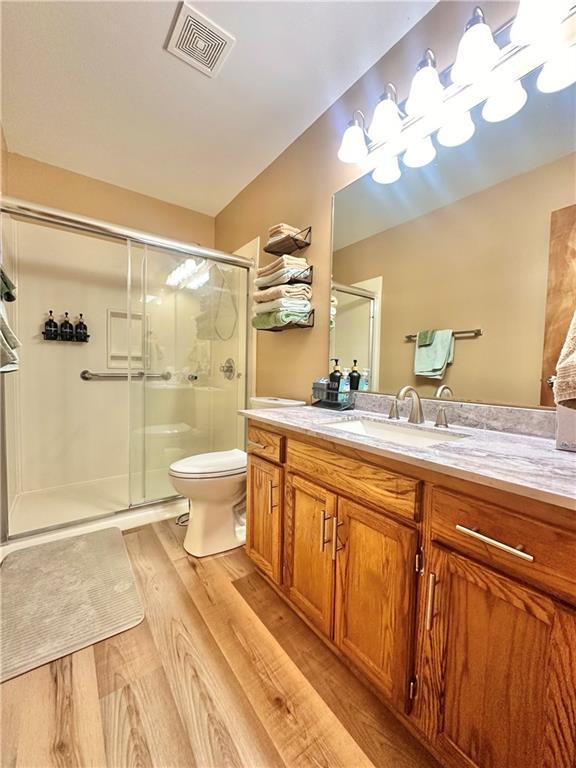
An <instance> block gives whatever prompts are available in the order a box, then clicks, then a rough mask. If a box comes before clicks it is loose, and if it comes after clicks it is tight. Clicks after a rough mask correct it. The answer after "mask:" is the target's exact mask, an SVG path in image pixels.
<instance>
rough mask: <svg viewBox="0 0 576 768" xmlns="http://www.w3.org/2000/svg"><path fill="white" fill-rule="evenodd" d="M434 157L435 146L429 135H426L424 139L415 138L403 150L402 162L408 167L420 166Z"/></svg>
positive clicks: (426, 163)
mask: <svg viewBox="0 0 576 768" xmlns="http://www.w3.org/2000/svg"><path fill="white" fill-rule="evenodd" d="M435 157H436V147H435V146H434V144H433V143H432V139H431V138H430V136H426V138H424V139H417V140H416V141H415V142H414V143H413V144H411V145H410V146H409V147H408V149H407V150H406V152H404V156H403V158H402V162H403V163H404V165H407V166H408V167H409V168H422V166H424V165H428V163H431V162H432V160H434V158H435Z"/></svg>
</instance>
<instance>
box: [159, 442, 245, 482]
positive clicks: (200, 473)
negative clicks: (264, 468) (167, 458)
mask: <svg viewBox="0 0 576 768" xmlns="http://www.w3.org/2000/svg"><path fill="white" fill-rule="evenodd" d="M246 465H247V457H246V453H245V452H244V451H240V450H238V449H237V448H234V449H232V450H231V451H213V452H212V453H199V454H198V455H197V456H188V458H186V459H180V460H179V461H175V462H174V463H173V464H171V465H170V470H169V474H170V475H172V477H182V478H190V479H194V480H202V479H211V478H218V477H231V476H233V475H241V474H244V473H245V472H246Z"/></svg>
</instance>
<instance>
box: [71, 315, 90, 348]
mask: <svg viewBox="0 0 576 768" xmlns="http://www.w3.org/2000/svg"><path fill="white" fill-rule="evenodd" d="M74 339H75V341H88V326H87V325H86V323H85V322H84V320H83V315H82V312H80V316H79V318H78V322H77V323H76V325H75V326H74Z"/></svg>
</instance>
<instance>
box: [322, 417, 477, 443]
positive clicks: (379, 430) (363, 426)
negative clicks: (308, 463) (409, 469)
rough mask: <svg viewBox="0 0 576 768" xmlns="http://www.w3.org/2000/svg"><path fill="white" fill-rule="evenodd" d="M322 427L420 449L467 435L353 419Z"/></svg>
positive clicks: (330, 423)
mask: <svg viewBox="0 0 576 768" xmlns="http://www.w3.org/2000/svg"><path fill="white" fill-rule="evenodd" d="M324 426H326V427H332V429H340V430H342V432H352V433H353V434H355V435H367V436H368V437H379V438H380V439H381V440H386V442H389V443H397V444H398V445H413V446H417V447H420V448H426V447H428V446H430V445H439V444H440V443H450V442H452V441H453V440H461V439H462V438H463V437H467V435H461V434H457V433H455V432H444V431H443V432H440V431H439V430H436V429H427V428H426V427H419V426H409V427H408V426H404V425H402V424H398V423H393V422H385V421H376V420H374V421H372V420H371V419H354V420H350V421H332V422H329V423H327V424H325V425H324Z"/></svg>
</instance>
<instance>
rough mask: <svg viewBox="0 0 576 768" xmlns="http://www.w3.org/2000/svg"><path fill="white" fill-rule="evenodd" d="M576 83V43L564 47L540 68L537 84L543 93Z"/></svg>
mask: <svg viewBox="0 0 576 768" xmlns="http://www.w3.org/2000/svg"><path fill="white" fill-rule="evenodd" d="M574 83H576V45H573V46H571V47H570V48H567V47H564V48H562V49H561V50H560V51H559V52H558V53H557V54H556V55H555V56H553V57H552V58H551V59H550V61H547V62H546V64H544V66H543V67H542V69H541V70H540V74H539V75H538V79H537V80H536V86H537V88H538V90H539V91H542V93H554V92H555V91H561V90H562V89H563V88H568V86H570V85H573V84H574Z"/></svg>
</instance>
